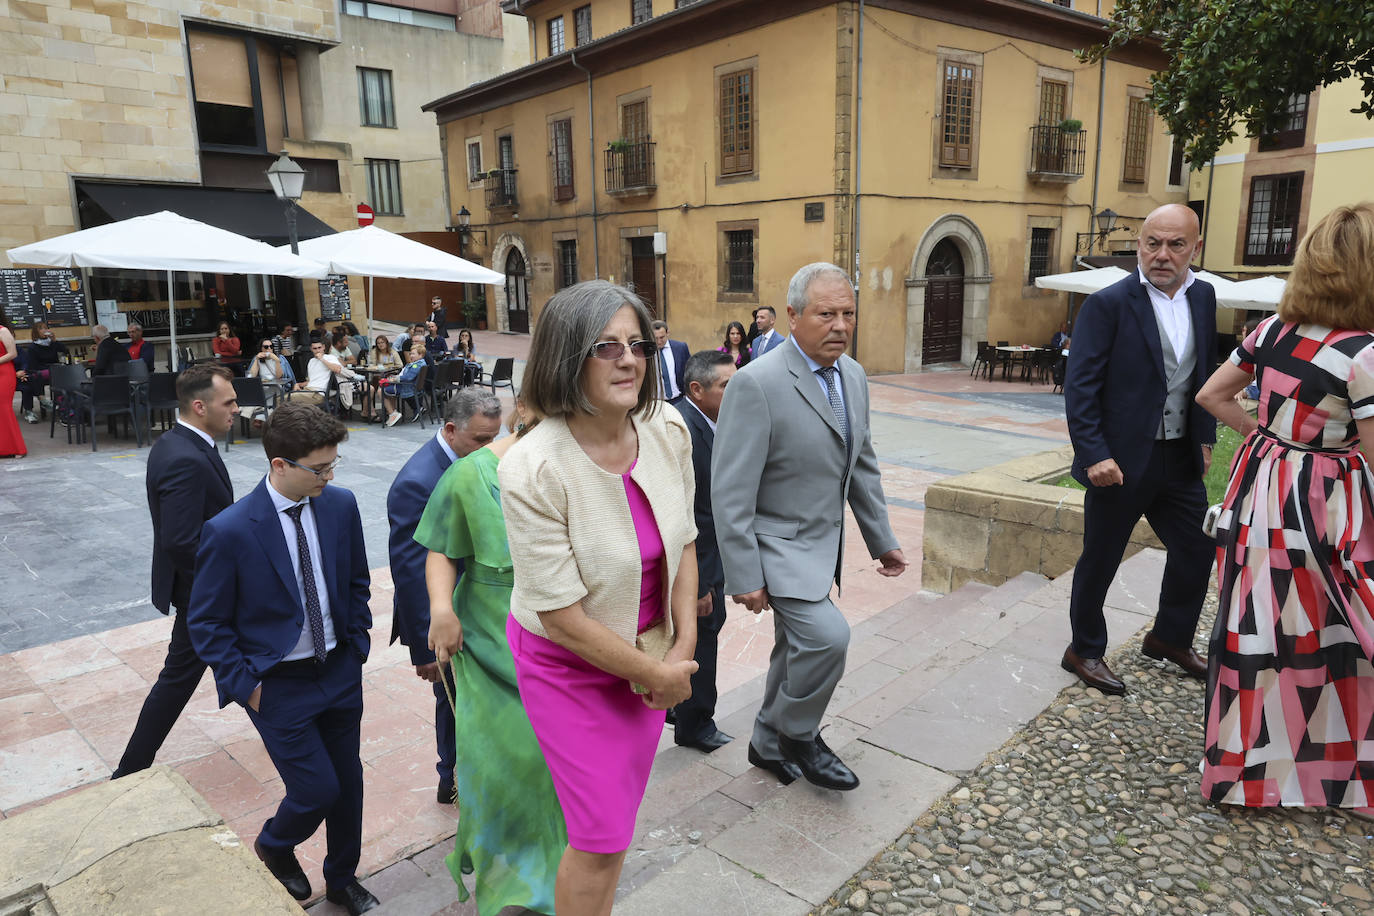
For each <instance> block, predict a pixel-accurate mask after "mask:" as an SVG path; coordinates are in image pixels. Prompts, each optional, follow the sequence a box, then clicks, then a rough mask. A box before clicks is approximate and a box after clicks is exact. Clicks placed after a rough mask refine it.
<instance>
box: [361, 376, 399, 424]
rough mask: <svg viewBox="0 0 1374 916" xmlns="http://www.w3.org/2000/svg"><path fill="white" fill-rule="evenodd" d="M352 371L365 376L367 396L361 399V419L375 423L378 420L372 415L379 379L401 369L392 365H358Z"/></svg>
mask: <svg viewBox="0 0 1374 916" xmlns="http://www.w3.org/2000/svg"><path fill="white" fill-rule="evenodd" d="M353 371H354V372H358V373H361V374H362V375H364V376H366V377H367V396H366V397H365V398H364V401H363V419H364V420H366V421H367V422H369V423H376V422H378V421H377V420H376V419H375V418H374V417H373V413H374V412H375V411H376V409H377V401H376V397H377V391H378V389H379V388H380V387H381V381H382V379H384V378H386V377H387V376H388V375H390V374H391V373H393V372H400V371H401V370H400V369H397V368H395V367H394V366H368V365H358V366H354V367H353Z"/></svg>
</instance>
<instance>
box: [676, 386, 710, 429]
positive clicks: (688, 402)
mask: <svg viewBox="0 0 1374 916" xmlns="http://www.w3.org/2000/svg"><path fill="white" fill-rule="evenodd" d="M682 403H684V404H691V405H692V409H693V410H695V411H696V412H697V413H699V414H701V418H702V419H703V420H705V421H706V425H708V426H710V427H711V432H715V431H716V421H715V420H712V419H711V418H710V417H708V416H706V411H704V410H702V409H701V408H700V407H698V406H697V405H696V403H695V402H694V401H693V400H692V398H691V396H690V395H689V396H687V397H684V398H683V399H682Z"/></svg>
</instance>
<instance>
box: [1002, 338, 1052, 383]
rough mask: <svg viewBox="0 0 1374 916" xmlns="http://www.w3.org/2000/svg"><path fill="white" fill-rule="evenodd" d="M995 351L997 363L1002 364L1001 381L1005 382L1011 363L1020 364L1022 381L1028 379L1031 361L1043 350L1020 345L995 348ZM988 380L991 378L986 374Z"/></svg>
mask: <svg viewBox="0 0 1374 916" xmlns="http://www.w3.org/2000/svg"><path fill="white" fill-rule="evenodd" d="M996 349H997V358H998V361H999V362H1001V363H1002V380H1003V381H1006V380H1007V374H1008V372H1009V371H1010V370H1011V364H1012V363H1013V362H1017V363H1020V364H1021V378H1022V379H1023V380H1024V379H1027V378H1029V377H1030V366H1031V359H1032V358H1033V357H1034V355H1035V354H1036V353H1039V352H1040V351H1041V350H1043V349H1045V348H1044V347H1032V346H1030V345H1029V344H1021V345H1020V346H1008V347H997V348H996ZM988 378H989V379H991V378H992V373H991V372H989V373H988Z"/></svg>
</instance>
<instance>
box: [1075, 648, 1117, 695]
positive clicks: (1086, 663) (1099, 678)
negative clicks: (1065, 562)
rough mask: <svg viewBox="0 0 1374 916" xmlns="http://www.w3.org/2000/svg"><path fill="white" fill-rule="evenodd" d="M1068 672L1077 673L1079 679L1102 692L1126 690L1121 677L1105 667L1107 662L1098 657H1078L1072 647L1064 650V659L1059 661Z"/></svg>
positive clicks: (1114, 692) (1115, 692)
mask: <svg viewBox="0 0 1374 916" xmlns="http://www.w3.org/2000/svg"><path fill="white" fill-rule="evenodd" d="M1059 667H1061V668H1063V669H1064V670H1065V671H1067V672H1069V673H1070V674H1076V675H1078V678H1079V680H1081V681H1082V682H1083V683H1085V684H1087V685H1088V686H1089V687H1096V688H1097V689H1098V690H1100V691H1102V692H1103V693H1112V694H1122V693H1125V692H1126V685H1125V684H1123V683H1122V682H1121V678H1119V677H1117V676H1116V675H1115V674H1112V669H1110V668H1108V667H1107V663H1106V662H1105V661H1103V660H1102V659H1100V658H1079V657H1078V656H1077V655H1076V654H1075V653H1074V651H1073V647H1072V646H1070V647H1069V648H1067V649H1065V650H1064V659H1063V661H1061V662H1060V663H1059Z"/></svg>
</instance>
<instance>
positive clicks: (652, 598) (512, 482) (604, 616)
mask: <svg viewBox="0 0 1374 916" xmlns="http://www.w3.org/2000/svg"><path fill="white" fill-rule="evenodd" d="M649 322H650V318H649V312H648V310H647V309H646V308H645V307H644V304H643V302H641V301H640V300H639V298H638V297H636V296H635V295H634V294H633V293H631V292H629V291H627V290H625V289H624V288H622V287H619V286H615V285H613V284H611V283H607V282H605V281H601V280H594V281H590V282H587V283H579V284H577V285H575V286H571V287H568V288H567V289H564V290H561V291H560V292H558V293H557V294H556V295H555V296H554V297H553V298H552V299H550V300H549V303H548V305H546V306H545V307H544V311H543V312H542V314H541V315H540V320H539V325H538V327H537V328H536V329H535V333H534V339H533V340H532V341H531V343H530V355H529V363H528V365H527V367H526V369H525V376H524V387H523V389H522V391H521V398H522V399H523V401H524V403H525V405H526V406H527V407H528V408H529V409H530V410H532V411H533V412H535V413H536V414H538V415H539V416H541V417H542V418H543V419H542V420H541V422H540V423H539V425H538V426H537V427H535V428H534V430H533V431H531V432H530V433H528V434H527V435H526V436H525V437H524V438H523V439H521V440H520V441H519V442H518V443H516V444H515V445H514V446H513V447H512V448H511V450H510V452H509V453H508V454H507V455H506V457H505V458H504V459H503V460H502V461H501V465H500V468H499V471H498V473H499V476H500V482H501V504H502V513H503V515H504V516H505V520H506V529H507V530H508V531H509V532H510V535H511V537H510V552H511V562H512V564H513V565H514V572H515V575H514V591H513V594H512V596H511V617H510V619H509V621H508V622H507V627H506V633H507V637H508V638H509V640H510V647H511V654H512V656H513V658H514V659H515V673H516V680H517V683H518V684H519V687H520V697H521V701H522V702H523V704H524V706H525V711H526V712H527V713H528V715H529V719H530V725H531V726H532V727H533V729H534V734H535V737H536V739H537V740H538V742H539V746H540V749H541V750H542V751H543V753H544V757H545V759H546V760H547V762H548V765H549V774H550V775H551V776H552V777H553V784H554V790H555V792H556V793H557V795H558V801H559V804H560V805H561V806H562V808H563V815H564V819H565V820H566V821H567V827H568V848H567V850H566V851H565V852H564V854H563V858H562V860H561V862H560V863H559V868H558V878H557V882H556V886H555V904H556V909H557V912H558V914H559V916H605V914H609V913H610V911H611V903H612V901H613V900H614V899H615V888H616V882H617V880H618V879H619V876H620V869H621V866H622V864H623V863H624V859H625V851H626V849H627V848H628V847H629V845H630V842H631V840H632V839H633V838H634V825H635V816H636V814H637V813H638V811H639V805H640V802H641V801H643V798H644V790H645V787H646V786H647V784H648V781H649V770H650V768H651V767H652V765H653V760H654V753H655V751H656V750H657V746H658V739H659V738H660V737H661V736H662V734H663V719H664V711H665V710H666V709H668V708H669V707H672V706H675V705H677V704H678V703H680V702H682V701H683V700H685V699H687V697H688V696H690V695H691V675H692V672H694V671H695V670H696V668H697V664H696V662H695V661H693V660H692V654H693V650H694V649H695V647H696V587H697V583H696V573H697V567H696V547H695V544H694V542H695V540H696V525H695V522H694V521H693V516H692V500H693V495H694V491H695V476H694V472H693V469H692V446H691V437H690V435H689V433H688V431H687V426H686V424H685V423H684V422H683V420H682V418H681V416H679V415H678V413H677V412H676V411H674V410H669V409H664V408H663V407H662V406H661V403H660V402H659V400H658V395H657V392H658V390H659V389H658V378H657V374H656V367H657V365H658V361H657V360H655V359H652V358H650V357H652V356H653V355H654V343H653V334H652V332H651V331H650V329H649Z"/></svg>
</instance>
